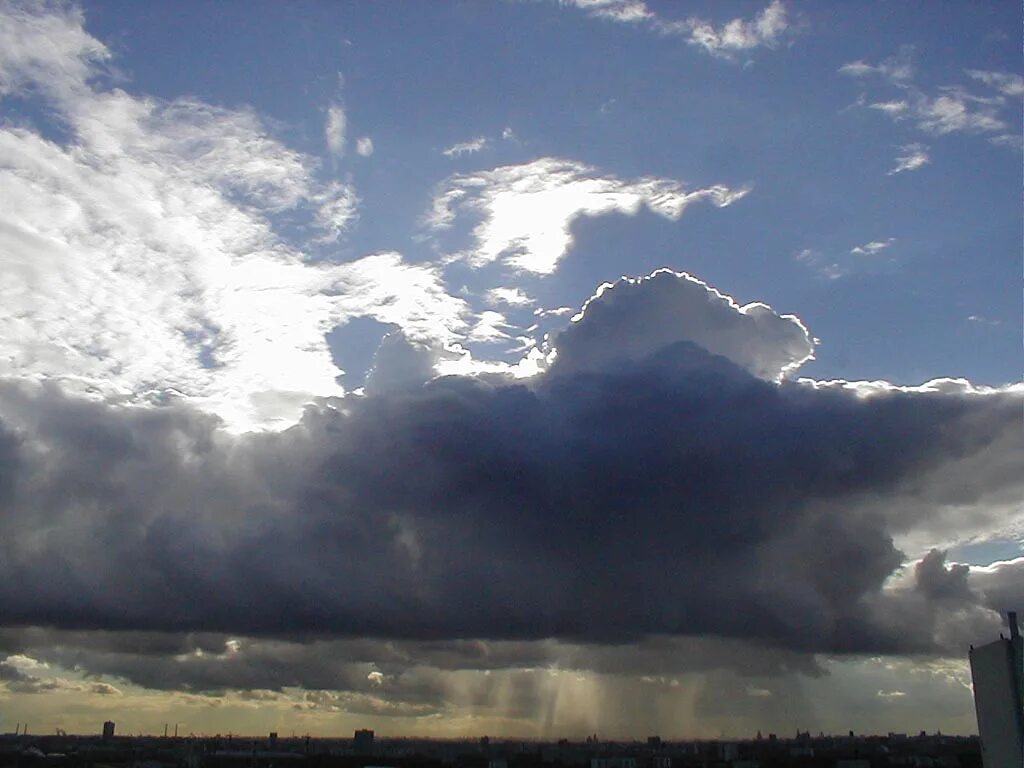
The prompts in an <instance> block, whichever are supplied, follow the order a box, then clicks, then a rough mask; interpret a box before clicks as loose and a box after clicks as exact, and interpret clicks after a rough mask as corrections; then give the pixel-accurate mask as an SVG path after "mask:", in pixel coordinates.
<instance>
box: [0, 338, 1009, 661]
mask: <svg viewBox="0 0 1024 768" xmlns="http://www.w3.org/2000/svg"><path fill="white" fill-rule="evenodd" d="M0 402H2V403H3V411H4V413H5V415H6V424H5V426H6V433H7V434H10V433H11V431H12V430H15V431H16V432H17V438H15V439H11V438H8V441H7V444H8V445H13V446H15V447H14V448H13V449H10V448H9V449H8V450H14V451H15V452H16V453H15V458H14V460H13V461H12V462H10V463H7V464H5V465H4V478H3V481H2V484H3V485H5V486H6V487H8V488H10V490H9V491H8V493H7V497H6V500H5V501H4V510H3V521H2V523H0V525H2V527H3V534H4V535H3V543H2V544H0V547H2V548H3V552H4V557H3V560H2V563H0V613H2V615H3V616H4V618H5V621H6V623H8V624H43V625H55V626H63V627H69V628H74V627H78V628H109V629H129V628H130V629H149V630H169V631H174V630H205V631H220V632H236V633H251V634H261V633H289V632H325V633H337V634H341V635H347V636H383V637H396V638H421V639H426V638H439V639H443V638H452V637H490V638H500V637H503V638H526V639H528V638H543V637H551V636H557V637H563V638H580V639H589V640H599V641H619V640H629V639H635V638H638V637H642V636H644V635H647V634H651V633H658V634H706V633H711V634H719V635H725V636H733V637H744V638H754V639H758V640H762V641H766V642H770V643H775V644H779V645H781V646H785V647H790V648H797V649H805V650H839V651H861V650H864V651H868V650H877V649H883V650H890V649H891V650H898V649H900V648H901V647H904V646H905V644H906V643H905V641H904V640H902V639H901V638H900V637H898V636H894V635H893V634H891V633H890V632H889V630H888V628H887V627H886V626H885V625H884V624H883V625H878V624H877V623H876V622H875V621H874V618H875V616H874V613H873V611H874V603H875V602H876V601H877V600H878V599H879V593H880V590H881V587H882V584H883V582H884V581H885V579H886V578H887V577H888V576H889V575H890V574H891V573H892V572H893V571H894V569H895V568H896V567H897V566H898V565H899V564H900V562H901V560H902V558H901V555H900V553H899V552H898V551H897V550H896V549H895V548H894V546H893V544H892V541H891V539H890V537H889V534H888V531H887V527H886V526H887V521H886V519H885V517H884V516H880V515H877V514H875V513H874V512H871V511H870V507H868V508H867V509H868V510H869V511H864V510H865V508H864V507H862V506H861V505H859V503H858V502H859V500H860V499H861V497H862V496H864V495H865V494H870V495H872V496H878V495H883V496H885V495H889V496H890V497H891V500H892V503H893V504H894V505H896V506H898V503H899V499H900V498H901V496H903V495H911V496H912V495H913V493H914V480H915V478H917V477H919V476H921V475H922V474H923V473H926V472H929V471H933V470H935V469H937V468H942V467H947V468H948V469H949V471H955V468H956V460H957V459H958V458H959V457H963V456H969V455H970V454H972V453H973V452H975V451H978V450H981V449H982V448H984V447H985V446H987V445H989V444H990V443H992V442H993V441H995V440H997V439H1000V438H1002V437H1004V436H1005V434H1006V432H1007V430H1015V429H1016V425H1015V419H1016V416H1017V414H1018V412H1019V408H1020V400H1019V397H1017V396H1013V395H1007V394H991V395H985V396H978V395H957V394H949V393H931V394H926V393H908V392H899V391H893V392H888V393H885V394H881V395H876V396H874V397H870V398H860V397H857V396H854V395H853V394H851V393H849V392H845V391H840V390H817V389H814V388H811V387H807V386H804V385H800V384H784V385H782V386H779V385H775V384H772V383H768V382H765V381H762V380H759V379H757V378H754V377H753V376H751V375H750V374H748V373H747V372H745V371H743V370H741V369H740V368H738V367H737V366H735V365H733V364H732V363H730V362H729V361H728V360H726V359H724V358H720V357H714V356H711V355H709V354H708V353H707V352H705V351H704V350H701V349H699V348H697V347H696V346H694V345H691V344H687V343H678V344H675V345H671V346H669V347H666V348H664V349H662V350H661V351H659V352H658V353H657V354H655V355H652V356H650V357H648V358H647V359H645V360H642V361H639V362H637V363H635V364H633V365H630V366H628V367H625V368H620V369H614V368H612V369H606V370H603V371H600V372H591V373H574V374H572V375H564V376H559V375H557V374H552V375H549V376H548V377H547V378H546V379H544V380H542V381H540V382H537V383H536V384H535V386H534V387H533V388H527V387H524V386H517V385H506V386H494V385H490V384H482V383H480V382H476V381H473V380H467V379H443V380H439V381H436V382H434V383H432V384H430V385H428V386H426V387H424V388H422V389H418V390H415V391H411V392H406V393H402V394H396V395H393V396H379V397H373V398H364V399H348V400H345V401H341V402H339V403H337V404H335V405H336V407H328V406H325V407H320V408H312V409H310V410H309V411H308V412H307V414H306V416H305V418H304V420H303V422H302V424H301V425H299V426H297V427H296V428H294V429H292V430H289V431H288V432H285V433H282V434H277V435H250V436H245V437H240V438H232V437H229V436H227V435H225V434H223V433H221V432H220V431H219V430H218V429H217V428H216V423H215V422H214V420H212V419H211V418H209V417H206V416H202V415H200V414H198V413H196V412H193V411H191V410H189V409H187V408H184V407H166V408H162V409H154V410H145V409H128V408H118V407H114V406H108V405H102V404H99V403H92V402H86V401H83V400H80V399H74V398H70V397H67V396H65V395H63V394H61V393H60V392H59V391H58V390H56V389H55V388H52V387H51V388H47V387H44V388H38V387H35V386H30V385H15V384H10V383H8V384H5V385H4V386H3V388H2V389H0ZM1018 449H1019V446H1018ZM12 468H13V470H12ZM919 642H921V643H923V644H925V645H927V639H925V640H922V641H919Z"/></svg>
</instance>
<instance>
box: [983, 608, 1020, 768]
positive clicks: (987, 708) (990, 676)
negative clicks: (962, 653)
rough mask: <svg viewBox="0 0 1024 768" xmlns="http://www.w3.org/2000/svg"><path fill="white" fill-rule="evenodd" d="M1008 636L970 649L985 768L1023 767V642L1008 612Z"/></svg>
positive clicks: (1011, 615) (1014, 621) (1014, 618)
mask: <svg viewBox="0 0 1024 768" xmlns="http://www.w3.org/2000/svg"><path fill="white" fill-rule="evenodd" d="M1008 618H1009V620H1010V637H1009V639H1007V638H1004V637H1002V636H1001V635H1000V637H999V639H998V640H996V641H994V642H991V643H989V644H987V645H983V646H981V647H979V648H974V647H972V648H971V652H970V660H971V679H972V680H973V682H974V709H975V712H977V715H978V734H979V735H980V736H981V759H982V764H983V765H984V766H985V768H1009V767H1010V766H1013V767H1014V768H1016V767H1017V766H1020V765H1024V641H1022V640H1021V636H1020V630H1019V629H1018V628H1017V614H1016V613H1013V612H1011V613H1010V614H1009V616H1008Z"/></svg>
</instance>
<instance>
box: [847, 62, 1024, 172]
mask: <svg viewBox="0 0 1024 768" xmlns="http://www.w3.org/2000/svg"><path fill="white" fill-rule="evenodd" d="M839 73H840V74H842V75H846V76H849V77H853V78H857V79H869V78H870V79H874V80H876V81H881V82H882V84H883V86H888V87H889V88H895V89H897V90H896V95H897V96H898V97H897V98H890V99H885V100H880V101H873V102H871V103H869V104H868V105H867V106H868V107H869V108H870V109H873V110H875V111H877V112H880V113H882V114H884V115H886V116H888V117H889V118H890V119H892V120H894V121H896V122H904V121H907V122H911V123H913V124H914V125H915V126H916V127H917V128H918V130H921V131H923V132H925V133H927V134H929V135H932V136H945V135H947V134H951V133H969V134H991V133H995V134H999V136H998V137H990V141H992V142H993V143H994V144H996V145H1001V144H1012V143H1013V142H1006V141H1002V140H1000V139H1001V137H1002V136H1004V135H1011V134H1006V133H1005V132H1006V131H1007V129H1008V126H1009V125H1010V122H1008V121H1009V120H1010V117H1009V115H1010V113H1011V112H1016V111H1018V110H1014V109H1012V107H1011V108H1009V109H1008V107H1009V105H1008V103H1007V97H1016V96H1019V95H1020V94H1021V93H1024V84H1022V83H1024V80H1022V79H1021V78H1020V77H1019V76H1017V75H1011V74H1008V73H1005V72H987V71H981V70H967V74H968V75H969V76H970V77H972V78H973V79H974V80H976V81H978V82H980V83H982V84H984V85H986V86H988V87H990V88H992V89H994V90H996V91H997V94H996V95H994V96H979V95H977V94H975V93H972V92H971V91H969V90H968V89H967V88H965V87H963V86H960V85H945V86H940V87H939V88H937V89H936V90H935V91H934V92H932V93H929V92H927V91H925V90H923V89H922V88H920V87H918V86H917V85H915V84H914V76H915V71H914V66H913V49H912V48H910V47H906V46H905V47H903V48H901V49H900V52H899V53H898V54H897V55H896V56H892V57H890V58H888V59H885V60H883V61H882V62H880V63H879V64H868V63H866V62H864V61H854V62H850V63H848V64H844V65H843V66H842V67H840V68H839ZM858 103H864V102H863V97H862V100H861V101H860V102H858ZM1016 122H1017V119H1016V116H1015V115H1014V117H1013V123H1014V124H1015V123H1016ZM918 146H920V145H914V144H909V145H907V147H918ZM904 151H907V150H906V148H905V149H904ZM922 157H923V158H924V159H923V160H922V159H921V158H922ZM906 162H907V163H908V165H904V163H903V161H902V159H897V165H896V167H895V168H894V169H893V170H892V171H890V175H891V174H893V173H899V172H901V171H903V170H914V169H916V168H920V167H921V166H922V165H924V163H925V162H927V153H926V152H925V151H924V150H913V149H912V150H910V155H909V157H908V159H907V161H906ZM914 162H916V163H917V164H916V165H913V166H912V167H911V166H910V165H909V164H910V163H914Z"/></svg>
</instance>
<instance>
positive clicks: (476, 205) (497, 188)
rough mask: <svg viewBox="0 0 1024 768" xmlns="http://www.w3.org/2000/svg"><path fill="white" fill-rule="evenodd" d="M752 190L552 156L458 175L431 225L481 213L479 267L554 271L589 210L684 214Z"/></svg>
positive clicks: (474, 260)
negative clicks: (624, 176)
mask: <svg viewBox="0 0 1024 768" xmlns="http://www.w3.org/2000/svg"><path fill="white" fill-rule="evenodd" d="M749 191H750V188H749V187H741V188H738V189H732V188H730V187H727V186H725V185H723V184H718V185H715V186H712V187H707V188H704V189H694V190H687V189H686V188H685V187H684V186H683V185H682V184H680V183H679V182H677V181H673V180H671V179H661V178H654V177H645V178H640V179H635V180H632V181H623V180H621V179H618V178H615V177H614V176H601V175H599V174H598V173H597V171H596V170H595V169H594V168H591V167H590V166H587V165H584V164H582V163H577V162H573V161H570V160H562V159H558V158H551V157H545V158H541V159H539V160H534V161H533V162H530V163H526V164H523V165H509V166H503V167H500V168H495V169H493V170H490V171H480V172H477V173H472V174H462V175H456V176H453V177H451V178H450V179H449V180H448V181H447V182H446V183H445V184H444V185H443V186H442V188H441V190H440V191H439V193H438V194H437V196H436V197H435V199H434V204H433V211H432V213H431V215H430V217H429V218H428V224H429V226H431V227H432V228H433V229H435V230H439V229H445V228H447V227H449V226H451V224H452V223H453V222H454V220H455V218H456V216H458V215H459V214H460V213H465V214H468V215H470V216H475V217H477V218H479V219H480V221H479V223H478V224H477V226H476V227H475V228H474V230H473V234H474V238H475V240H476V243H475V245H474V247H473V248H471V249H469V250H468V251H466V252H464V253H463V254H462V255H463V256H464V257H465V258H466V259H467V260H468V261H469V263H470V264H472V265H474V266H482V265H485V264H489V263H492V262H495V261H498V260H501V261H503V262H504V263H505V264H507V265H509V266H510V267H512V268H513V269H515V270H518V271H521V272H531V273H534V274H538V275H548V274H551V273H552V272H554V271H555V270H556V269H557V268H558V264H559V262H560V261H561V259H562V258H563V257H564V256H565V255H566V253H567V252H568V250H569V248H570V247H571V245H572V231H571V227H572V224H573V222H574V221H576V220H577V219H578V218H580V217H582V216H599V215H604V214H609V213H623V214H627V215H634V214H636V213H637V212H638V211H639V210H640V209H641V208H643V207H646V208H647V209H649V210H651V211H653V212H654V213H657V214H658V215H660V216H664V217H665V218H667V219H672V220H677V219H679V218H680V217H681V216H682V215H683V212H684V211H685V210H686V208H687V207H688V206H689V205H691V204H692V203H695V202H700V201H704V200H707V201H710V202H711V203H712V204H714V205H716V206H717V207H719V208H723V207H725V206H728V205H731V204H732V203H734V202H736V201H737V200H739V199H740V198H742V197H743V196H744V195H746V194H747V193H748V192H749Z"/></svg>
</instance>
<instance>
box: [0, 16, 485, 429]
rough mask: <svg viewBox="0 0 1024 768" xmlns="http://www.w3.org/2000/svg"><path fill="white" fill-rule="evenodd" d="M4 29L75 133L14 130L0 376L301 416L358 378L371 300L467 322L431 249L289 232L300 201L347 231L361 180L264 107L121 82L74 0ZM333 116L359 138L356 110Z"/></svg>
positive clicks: (418, 322)
mask: <svg viewBox="0 0 1024 768" xmlns="http://www.w3.org/2000/svg"><path fill="white" fill-rule="evenodd" d="M44 38H45V39H44ZM0 39H2V40H3V41H4V43H3V44H2V45H0V83H2V87H3V89H4V92H11V91H12V90H13V91H17V90H18V89H22V88H28V87H34V88H39V89H42V90H43V92H44V93H45V94H46V96H47V99H48V106H49V107H50V108H51V109H53V110H54V111H55V112H57V113H58V114H59V116H60V118H61V119H62V120H64V121H65V122H66V125H67V126H68V129H69V133H70V139H69V142H68V143H67V144H66V145H63V144H60V143H58V142H55V141H52V140H49V139H47V138H44V137H43V136H42V135H41V134H40V133H37V132H36V131H35V130H33V129H32V128H31V127H27V126H20V127H18V126H12V125H5V126H3V127H2V128H0V185H2V187H3V189H4V205H3V207H2V209H0V263H2V268H3V272H4V280H3V281H2V283H0V375H19V376H28V377H32V378H35V379H40V380H41V379H44V378H54V379H60V380H63V381H64V382H65V383H66V384H70V385H72V386H74V387H75V388H76V389H77V390H78V391H82V392H92V393H95V394H98V395H101V396H107V397H111V396H114V397H120V398H124V399H127V400H128V401H147V400H154V399H156V400H162V399H164V398H166V397H168V396H176V397H185V398H188V399H190V400H192V401H193V402H195V403H197V404H200V405H201V406H202V407H203V408H205V409H207V410H210V411H213V412H216V413H218V414H220V415H221V416H222V417H224V418H225V419H227V420H228V421H229V423H231V424H232V426H233V427H234V428H236V429H245V428H250V427H267V426H285V425H288V424H290V423H293V421H294V419H295V418H297V417H298V415H299V413H300V412H301V406H302V405H303V403H305V402H308V401H309V399H310V398H311V397H315V396H322V395H335V394H341V392H342V390H341V389H340V387H339V385H338V384H337V383H336V380H335V379H336V376H337V375H338V373H339V371H338V369H337V368H336V367H335V366H334V364H333V362H332V359H331V355H330V351H329V349H328V347H327V343H326V340H325V338H324V334H325V333H326V332H327V331H329V330H330V329H331V328H333V327H334V326H336V325H338V324H341V323H344V322H345V321H346V320H347V319H349V318H351V317H354V316H359V315H365V316H369V317H374V318H377V319H380V320H381V321H383V322H389V323H399V324H401V325H403V327H405V328H406V330H407V332H408V333H409V334H410V335H411V336H412V337H414V338H431V339H435V340H439V341H440V342H444V341H446V340H448V339H449V337H450V336H451V335H452V333H453V331H454V330H455V329H457V328H459V327H460V326H461V324H462V323H463V320H462V319H461V315H462V313H463V312H464V311H465V305H464V302H462V301H461V300H459V299H454V298H452V297H450V296H448V294H447V293H446V292H445V290H444V288H443V285H442V282H441V278H440V276H439V275H438V274H437V273H436V272H434V271H433V270H432V269H431V268H429V267H422V266H411V265H408V264H406V263H405V262H404V261H403V260H402V258H401V257H400V256H399V255H397V254H377V255H372V256H367V257H364V258H362V259H358V260H356V261H353V262H349V263H345V264H337V263H334V264H331V263H328V262H322V261H320V262H314V261H312V260H311V259H310V258H309V256H308V254H307V253H306V252H304V251H303V250H302V249H300V248H298V247H296V246H293V245H290V244H289V243H287V242H286V241H284V240H283V239H282V238H281V237H279V236H278V234H277V232H276V230H275V224H274V222H275V220H277V219H279V218H283V219H285V220H290V221H293V222H296V223H300V224H302V223H303V222H306V223H308V224H309V225H311V226H312V231H313V232H315V233H316V234H314V235H313V239H312V241H311V243H310V245H315V244H316V242H317V241H330V240H333V239H335V238H337V237H338V236H339V234H340V233H341V232H343V231H344V230H345V228H346V227H348V226H349V225H350V223H351V222H352V221H353V219H354V217H355V210H356V197H355V193H354V192H353V190H352V189H351V188H349V187H347V186H345V185H343V184H340V183H338V182H335V181H325V180H323V179H322V178H321V176H322V174H321V169H320V167H319V164H318V162H317V160H316V159H315V158H312V157H309V156H307V155H304V154H302V153H299V152H296V151H294V150H292V149H290V148H288V147H287V146H285V145H283V144H282V143H281V142H280V141H278V140H277V139H275V138H274V137H273V136H272V135H271V134H270V133H269V131H268V130H267V129H266V127H265V126H264V125H263V123H262V122H261V120H260V119H259V118H258V117H257V116H256V115H255V114H253V113H252V112H251V111H249V110H245V109H236V110H228V109H223V108H219V107H213V106H210V105H208V104H204V103H202V102H199V101H194V100H188V99H181V100H176V101H171V102H163V101H159V100H156V99H149V98H144V97H136V96H132V95H129V94H127V93H125V92H123V91H120V90H114V89H108V88H104V87H103V86H102V84H101V79H102V78H101V75H102V72H100V71H99V70H97V69H96V66H95V63H96V62H97V61H102V60H104V59H106V58H107V57H108V56H109V54H108V52H107V51H106V49H105V48H104V47H103V45H102V44H101V43H99V42H98V41H96V40H95V39H93V38H91V37H90V36H89V35H88V34H87V33H86V32H85V31H84V30H83V29H82V19H81V17H80V16H79V15H78V14H77V13H74V12H71V11H61V12H42V11H40V12H28V11H24V10H21V9H20V8H18V7H8V8H6V9H4V11H3V12H0ZM51 41H52V42H51ZM327 133H328V139H329V141H330V143H331V147H332V150H334V151H340V150H341V148H342V146H343V134H344V117H343V113H342V112H341V111H340V109H338V108H335V107H332V108H331V110H330V111H329V115H328V131H327Z"/></svg>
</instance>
